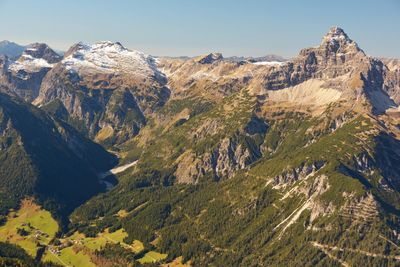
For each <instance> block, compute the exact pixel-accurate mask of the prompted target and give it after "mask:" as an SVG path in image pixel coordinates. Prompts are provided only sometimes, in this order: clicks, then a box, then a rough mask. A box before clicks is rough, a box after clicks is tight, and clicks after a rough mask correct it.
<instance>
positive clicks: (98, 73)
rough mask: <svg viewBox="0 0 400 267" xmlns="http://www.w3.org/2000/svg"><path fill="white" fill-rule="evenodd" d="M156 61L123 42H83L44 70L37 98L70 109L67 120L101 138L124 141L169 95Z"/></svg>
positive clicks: (136, 131) (42, 104) (49, 104)
mask: <svg viewBox="0 0 400 267" xmlns="http://www.w3.org/2000/svg"><path fill="white" fill-rule="evenodd" d="M155 65H156V60H155V59H154V58H153V57H151V56H148V55H145V54H143V53H141V52H137V51H130V50H128V49H126V48H125V47H123V46H122V45H121V44H120V43H112V42H99V43H96V44H94V45H86V44H83V43H79V44H76V45H74V46H73V47H71V48H70V49H69V51H68V52H66V54H65V55H64V59H63V60H62V61H61V62H60V63H58V64H56V65H55V66H54V68H53V69H52V70H51V71H50V72H49V73H48V74H47V75H46V77H45V78H44V80H43V82H42V84H41V88H40V93H39V97H38V98H37V99H36V100H35V104H36V105H41V106H44V108H47V109H48V110H58V109H60V108H61V109H65V110H67V112H68V118H69V120H70V121H72V120H73V121H75V125H78V128H79V129H81V131H82V132H83V133H85V134H87V135H88V136H90V137H92V138H95V139H96V140H98V141H101V142H108V143H114V142H115V141H118V142H121V141H125V140H127V139H128V138H129V137H132V136H134V135H135V134H137V133H138V131H139V129H140V128H142V127H143V125H145V124H146V119H145V114H147V113H150V112H151V111H153V110H154V109H155V108H156V107H159V106H162V105H163V104H164V103H165V102H166V101H167V99H168V97H169V89H168V88H167V87H166V86H165V85H166V78H165V76H164V75H163V74H162V73H161V72H160V71H159V70H158V69H157V68H156V66H155ZM58 100H60V101H58ZM55 101H57V103H59V104H60V106H56V104H55ZM49 106H51V109H50V108H48V107H49Z"/></svg>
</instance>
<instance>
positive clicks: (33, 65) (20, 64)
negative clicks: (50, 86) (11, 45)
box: [9, 54, 54, 72]
mask: <svg viewBox="0 0 400 267" xmlns="http://www.w3.org/2000/svg"><path fill="white" fill-rule="evenodd" d="M53 66H54V65H53V64H50V63H49V62H47V61H46V60H44V59H43V58H34V57H32V56H31V55H27V54H23V55H22V56H21V57H20V59H19V60H18V61H15V62H13V63H11V64H10V66H9V70H11V71H14V72H19V71H21V70H23V71H26V72H37V71H39V70H40V69H42V68H52V67H53Z"/></svg>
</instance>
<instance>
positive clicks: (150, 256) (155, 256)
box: [139, 251, 168, 264]
mask: <svg viewBox="0 0 400 267" xmlns="http://www.w3.org/2000/svg"><path fill="white" fill-rule="evenodd" d="M167 256H168V255H167V254H161V253H158V252H155V251H149V252H147V253H146V254H144V256H143V257H142V258H140V259H139V262H140V263H142V264H144V263H152V262H159V261H161V260H163V259H165V258H167Z"/></svg>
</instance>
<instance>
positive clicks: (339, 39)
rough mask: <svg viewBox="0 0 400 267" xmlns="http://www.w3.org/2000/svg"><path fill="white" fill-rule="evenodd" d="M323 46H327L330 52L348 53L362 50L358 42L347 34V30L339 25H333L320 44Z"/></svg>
mask: <svg viewBox="0 0 400 267" xmlns="http://www.w3.org/2000/svg"><path fill="white" fill-rule="evenodd" d="M320 46H321V47H322V48H326V49H327V50H328V51H329V52H334V53H338V52H341V53H347V52H358V51H362V50H361V49H360V48H359V47H358V45H357V43H356V42H354V41H353V40H352V39H350V37H349V36H348V35H347V34H346V32H345V31H344V30H343V29H342V28H340V27H337V26H334V27H331V28H330V29H329V31H328V32H327V33H326V34H325V35H324V37H323V38H322V42H321V45H320Z"/></svg>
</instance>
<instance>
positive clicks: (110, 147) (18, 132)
mask: <svg viewBox="0 0 400 267" xmlns="http://www.w3.org/2000/svg"><path fill="white" fill-rule="evenodd" d="M315 43H316V44H317V45H316V46H315V47H311V48H304V49H301V50H300V51H299V53H298V55H297V56H295V57H293V58H292V59H284V58H282V57H278V56H266V57H261V58H245V57H228V58H224V57H223V56H222V54H220V53H209V54H206V55H201V56H198V57H192V58H189V57H178V58H172V57H154V56H151V55H147V54H144V53H142V52H139V51H135V50H130V49H128V48H126V47H124V46H123V45H122V44H121V43H118V42H110V41H102V42H98V43H94V44H85V43H77V44H75V45H73V46H72V47H71V48H70V49H69V50H68V51H67V52H66V53H65V54H64V55H63V56H62V57H61V56H59V55H58V54H57V53H55V52H54V51H53V50H52V49H51V48H50V47H48V46H47V45H45V44H32V45H30V46H28V47H27V48H25V50H24V52H23V53H22V54H21V55H20V56H19V57H18V58H11V57H7V56H2V57H1V59H0V91H1V94H0V162H1V164H0V166H1V167H0V173H1V175H0V233H3V235H4V236H6V237H5V238H3V237H2V236H1V235H0V263H2V262H6V260H10V262H11V260H12V262H13V263H14V262H17V260H20V261H28V262H29V259H31V257H32V256H34V257H35V258H36V260H35V261H34V262H35V264H42V263H43V264H63V265H72V266H78V267H79V266H140V265H144V266H146V264H150V263H151V264H154V265H155V266H156V265H157V266H158V265H159V266H295V265H299V266H340V265H342V266H398V265H399V264H400V256H399V255H400V250H399V246H400V204H399V203H400V202H399V200H400V127H399V125H400V109H399V105H400V64H399V60H398V59H385V58H375V57H372V56H370V55H368V51H363V50H362V49H361V48H360V46H359V45H358V44H357V43H356V42H355V41H353V40H352V39H351V38H350V36H349V35H347V34H346V32H345V31H344V30H343V29H341V28H339V27H332V28H331V29H329V30H328V32H327V33H326V34H325V35H324V36H323V37H322V40H315ZM10 192H12V193H11V194H10ZM21 201H22V202H21ZM32 202H34V203H36V204H35V205H37V206H34V207H36V210H40V208H37V207H41V209H43V210H42V212H43V211H44V210H47V211H50V212H51V216H52V217H53V218H54V219H55V224H56V225H58V226H59V227H60V228H59V232H58V233H57V235H56V234H53V235H49V234H48V236H49V237H46V238H44V237H43V236H44V235H43V236H42V235H40V232H39V231H41V232H43V231H45V230H48V229H47V228H44V230H43V229H41V228H40V227H42V228H43V227H44V226H43V225H40V224H35V222H30V223H29V224H27V223H25V224H21V225H19V228H18V229H19V230H16V229H15V233H14V234H12V233H13V231H14V230H9V228H7V227H11V226H10V225H16V224H17V222H18V220H19V218H20V217H21V216H22V215H21V214H25V213H23V212H22V211H23V210H24V208H25V207H26V206H27V203H32ZM21 203H22V204H21ZM31 205H33V204H31ZM42 216H43V215H42ZM48 216H50V215H48ZM32 233H36V235H37V236H39V237H37V238H36V239H34V238H35V237H34V236H35V234H32ZM50 237H51V238H50ZM3 239H4V240H3ZM48 239H49V240H48ZM32 240H35V242H32ZM3 241H9V243H14V244H16V245H18V246H21V247H22V248H18V247H14V248H10V247H9V246H12V245H11V244H9V243H2V242H3ZM27 244H28V245H29V247H28V245H27ZM2 246H4V247H5V248H7V251H8V249H9V250H12V251H19V253H21V255H25V254H24V253H25V252H24V249H25V250H26V248H27V247H28V248H32V247H33V248H35V249H34V253H33V252H30V251H29V250H26V251H28V253H31V254H29V255H27V256H26V257H25V256H20V257H5V256H2V254H1V253H2V250H1V249H2ZM19 249H21V250H22V251H21V250H19ZM4 250H6V249H4ZM24 257H25V258H24ZM15 258H16V259H15ZM77 259H79V260H77ZM2 260H3V261H2ZM32 260H33V259H32ZM7 266H13V265H12V264H11V265H7ZM28 266H30V265H28ZM32 266H33V265H32ZM40 266H41V265H40ZM46 266H47V265H46ZM49 266H51V265H49Z"/></svg>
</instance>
